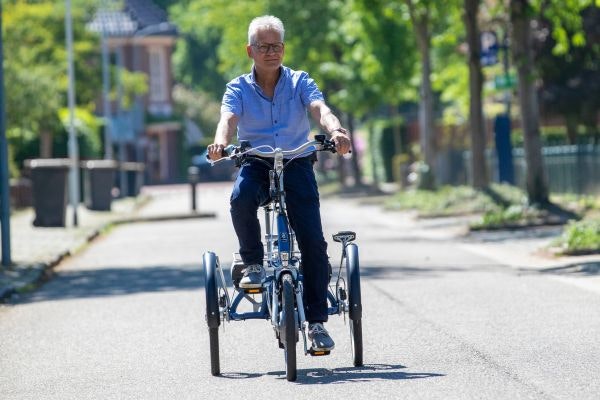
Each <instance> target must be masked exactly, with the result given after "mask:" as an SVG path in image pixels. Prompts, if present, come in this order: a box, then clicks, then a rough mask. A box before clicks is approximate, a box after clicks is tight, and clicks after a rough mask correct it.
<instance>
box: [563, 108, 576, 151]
mask: <svg viewBox="0 0 600 400" xmlns="http://www.w3.org/2000/svg"><path fill="white" fill-rule="evenodd" d="M578 120H579V116H578V115H577V114H567V115H565V124H566V125H567V140H568V142H569V144H577V121H578Z"/></svg>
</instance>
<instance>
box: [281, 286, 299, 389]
mask: <svg viewBox="0 0 600 400" xmlns="http://www.w3.org/2000/svg"><path fill="white" fill-rule="evenodd" d="M281 286H282V288H281V289H282V290H281V303H282V305H281V307H282V318H281V324H282V327H281V328H282V329H281V337H282V339H283V340H282V341H283V349H284V352H285V374H286V378H287V380H288V381H295V380H296V376H297V371H296V332H297V330H298V327H297V326H296V313H295V307H294V283H293V281H292V276H291V275H290V274H284V275H283V277H282V278H281Z"/></svg>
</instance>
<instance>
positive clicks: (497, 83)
mask: <svg viewBox="0 0 600 400" xmlns="http://www.w3.org/2000/svg"><path fill="white" fill-rule="evenodd" d="M515 82H516V79H515V76H514V75H498V76H495V77H494V87H495V88H496V89H512V88H514V87H515Z"/></svg>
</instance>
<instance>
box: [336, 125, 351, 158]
mask: <svg viewBox="0 0 600 400" xmlns="http://www.w3.org/2000/svg"><path fill="white" fill-rule="evenodd" d="M344 131H346V130H345V129H344ZM346 132H347V131H346ZM331 140H332V141H333V143H335V151H337V152H338V153H339V154H341V155H344V154H346V153H348V152H349V151H350V147H351V143H350V138H349V137H348V136H347V135H346V133H342V132H340V131H335V132H333V133H332V134H331Z"/></svg>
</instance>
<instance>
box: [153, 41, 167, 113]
mask: <svg viewBox="0 0 600 400" xmlns="http://www.w3.org/2000/svg"><path fill="white" fill-rule="evenodd" d="M149 52H150V54H149V57H150V60H149V61H150V88H149V89H150V101H153V102H161V101H167V100H168V96H167V58H166V57H165V51H164V49H163V48H161V47H153V48H150V50H149Z"/></svg>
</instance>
